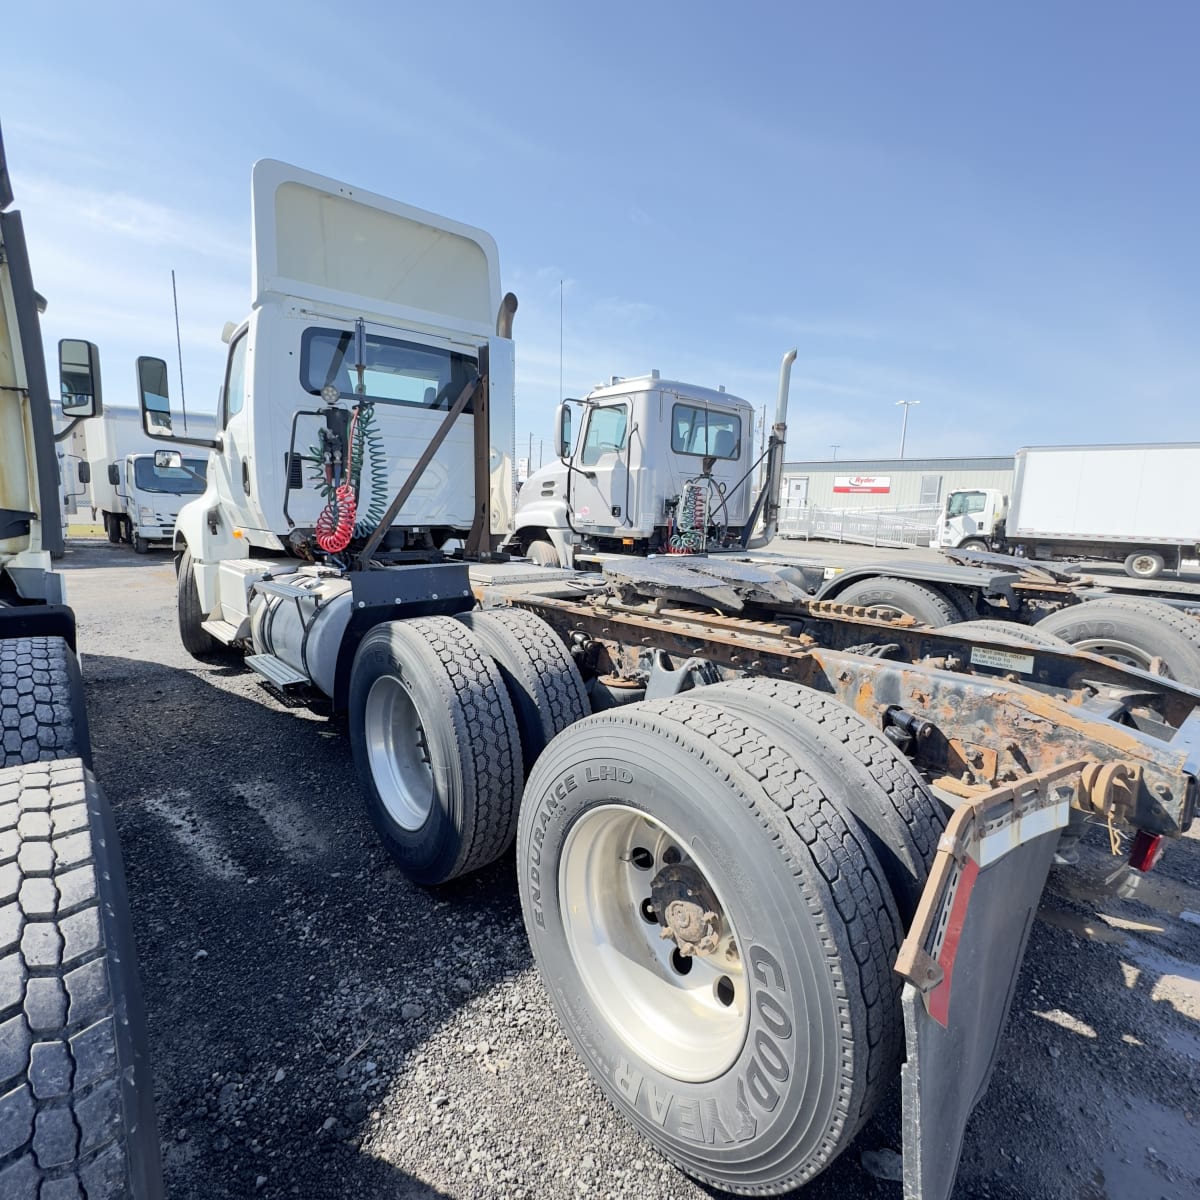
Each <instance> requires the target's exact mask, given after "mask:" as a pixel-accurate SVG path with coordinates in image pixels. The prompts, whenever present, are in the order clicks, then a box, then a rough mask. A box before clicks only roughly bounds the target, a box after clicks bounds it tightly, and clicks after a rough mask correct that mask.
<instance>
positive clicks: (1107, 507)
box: [933, 444, 1200, 579]
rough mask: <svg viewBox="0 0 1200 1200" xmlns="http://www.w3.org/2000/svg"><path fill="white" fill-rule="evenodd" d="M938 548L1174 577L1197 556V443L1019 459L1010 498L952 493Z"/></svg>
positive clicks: (1062, 449)
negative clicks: (1102, 564) (1119, 566)
mask: <svg viewBox="0 0 1200 1200" xmlns="http://www.w3.org/2000/svg"><path fill="white" fill-rule="evenodd" d="M933 545H934V547H935V548H937V549H943V550H945V549H966V550H991V551H996V552H998V553H1013V554H1019V555H1023V556H1024V557H1026V558H1031V559H1043V560H1044V559H1056V558H1058V559H1062V558H1086V559H1101V560H1105V561H1112V562H1122V563H1124V564H1125V570H1126V572H1127V573H1128V574H1129V575H1131V576H1133V577H1134V578H1135V579H1154V578H1156V577H1157V576H1158V575H1160V574H1161V573H1162V572H1163V570H1164V569H1169V570H1173V571H1177V570H1179V568H1180V566H1181V564H1182V562H1183V560H1185V559H1195V558H1197V557H1200V444H1174V445H1146V446H1029V447H1026V448H1025V449H1023V450H1018V451H1017V454H1016V473H1015V475H1014V478H1013V486H1012V492H1011V494H1010V495H1008V496H1006V495H1005V494H1004V493H1003V492H1000V491H997V490H995V489H993V488H963V489H959V490H957V491H952V492H949V493H948V494H947V496H946V499H945V503H944V505H943V508H942V512H941V514H940V516H939V517H938V523H937V531H936V534H935V536H934V541H933Z"/></svg>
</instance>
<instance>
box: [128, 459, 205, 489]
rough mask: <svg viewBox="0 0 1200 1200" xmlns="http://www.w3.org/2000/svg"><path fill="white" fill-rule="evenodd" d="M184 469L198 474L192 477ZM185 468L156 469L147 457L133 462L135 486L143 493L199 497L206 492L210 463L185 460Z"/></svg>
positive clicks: (200, 460) (152, 460) (201, 460)
mask: <svg viewBox="0 0 1200 1200" xmlns="http://www.w3.org/2000/svg"><path fill="white" fill-rule="evenodd" d="M183 467H189V468H191V470H193V471H195V472H196V475H199V476H200V478H199V479H197V478H196V475H190V474H188V472H187V471H185V470H184V469H183ZM183 467H156V466H155V465H154V459H153V458H152V457H151V456H149V455H147V456H146V457H144V458H135V459H134V460H133V485H134V487H136V488H137V489H138V490H139V491H142V492H170V493H171V494H172V495H175V496H198V495H200V493H201V492H202V491H204V476H205V472H206V471H207V470H208V461H207V459H203V458H185V459H184V460H183Z"/></svg>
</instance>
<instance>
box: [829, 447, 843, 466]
mask: <svg viewBox="0 0 1200 1200" xmlns="http://www.w3.org/2000/svg"><path fill="white" fill-rule="evenodd" d="M841 444H842V443H841V442H830V443H829V448H830V449H831V450H832V451H833V461H834V462H837V452H838V447H839V446H840V445H841Z"/></svg>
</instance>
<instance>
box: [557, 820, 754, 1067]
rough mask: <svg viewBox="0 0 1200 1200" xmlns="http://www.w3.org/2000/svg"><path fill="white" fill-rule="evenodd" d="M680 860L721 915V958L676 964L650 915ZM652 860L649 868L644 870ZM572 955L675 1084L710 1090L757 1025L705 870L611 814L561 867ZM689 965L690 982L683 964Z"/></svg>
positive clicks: (631, 1042)
mask: <svg viewBox="0 0 1200 1200" xmlns="http://www.w3.org/2000/svg"><path fill="white" fill-rule="evenodd" d="M672 851H678V852H679V854H680V856H681V858H680V861H681V862H682V863H683V864H686V865H688V866H691V867H693V868H695V869H696V870H698V871H699V872H700V873H701V874H702V875H703V876H704V877H705V880H706V881H707V882H708V884H709V886H710V887H711V888H713V891H714V893H715V894H716V896H717V900H718V902H719V904H720V909H721V918H722V920H721V939H720V942H719V944H718V946H717V949H716V951H715V953H713V954H712V955H707V956H701V955H692V956H691V957H690V958H686V959H684V958H683V957H682V956H679V955H678V950H677V947H676V944H675V942H674V941H673V940H671V939H667V938H663V937H661V936H660V930H661V926H660V924H659V923H658V921H657V920H654V922H653V924H651V920H650V919H648V918H647V916H646V915H645V914H644V911H643V904H644V903H645V902H646V901H647V900H648V899H649V898H650V884H651V880H652V879H653V878H654V876H655V874H656V873H657V872H658V871H659V870H660V869H661V868H662V867H663V866H664V865H666V862H665V860H664V854H667V855H668V859H669V858H670V853H671V852H672ZM645 852H649V855H650V858H651V862H652V865H649V866H642V865H639V864H641V863H644V862H645V861H646V853H645ZM558 882H559V908H560V912H561V916H562V922H563V928H564V931H565V933H566V939H567V945H568V947H569V949H570V951H571V956H572V958H573V959H574V961H575V966H576V968H577V969H578V971H579V975H580V978H581V979H582V981H583V985H584V987H585V988H586V989H587V992H588V995H589V996H590V998H591V1000H592V1002H593V1004H595V1006H596V1007H597V1008H598V1009H599V1010H600V1012H601V1013H602V1014H603V1016H604V1018H605V1019H606V1020H607V1022H608V1023H609V1025H610V1026H611V1027H612V1028H613V1029H614V1030H615V1031H616V1032H617V1034H618V1035H619V1036H620V1037H621V1039H622V1040H623V1041H624V1043H625V1044H626V1045H627V1046H628V1047H629V1048H630V1049H631V1050H632V1051H633V1052H634V1053H635V1054H637V1055H638V1056H640V1057H641V1058H642V1059H644V1060H645V1061H646V1062H648V1063H650V1064H651V1065H652V1066H654V1067H656V1068H657V1069H658V1070H660V1071H662V1072H663V1074H665V1075H668V1076H670V1077H671V1078H674V1079H679V1080H682V1081H685V1082H689V1083H703V1082H705V1081H706V1080H710V1079H715V1078H717V1077H718V1076H719V1075H721V1074H723V1073H724V1072H725V1071H727V1070H728V1069H729V1067H730V1066H732V1065H733V1063H734V1062H735V1061H736V1059H737V1057H738V1054H739V1053H740V1052H741V1049H742V1046H743V1044H744V1043H745V1040H746V1031H747V1028H748V1026H749V1020H750V1006H749V998H750V997H749V984H748V981H747V979H746V972H745V969H744V967H743V965H742V960H741V958H740V956H739V951H740V943H739V942H738V940H737V931H736V929H735V928H734V926H733V923H732V921H731V919H730V917H729V909H728V907H727V906H726V904H725V901H724V899H723V898H722V896H721V894H720V893H719V892H718V891H717V889H716V888H715V886H714V885H713V882H712V878H711V876H710V875H709V873H708V872H707V871H706V870H705V867H704V864H703V863H701V862H698V861H697V859H696V858H695V856H694V855H693V854H691V853H689V852H687V851H686V850H685V843H684V842H683V840H682V839H680V838H678V837H676V836H675V834H673V833H672V832H671V830H669V829H668V828H667V827H666V826H665V825H663V824H661V823H660V822H658V821H655V820H653V819H652V818H650V817H647V816H646V815H645V814H644V813H642V812H641V811H639V810H637V809H633V808H629V807H627V806H625V805H620V804H606V805H604V806H602V807H598V808H593V809H591V810H589V811H588V812H586V813H585V814H584V815H583V816H582V817H580V819H579V820H578V821H576V822H575V824H574V825H573V826H572V828H571V831H570V833H569V834H568V835H567V839H566V842H565V843H564V845H563V850H562V858H561V860H560V862H559V880H558ZM683 962H686V963H687V964H690V965H689V966H688V967H687V969H686V973H684V972H682V971H681V970H680V964H682V963H683Z"/></svg>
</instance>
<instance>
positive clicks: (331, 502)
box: [316, 410, 358, 554]
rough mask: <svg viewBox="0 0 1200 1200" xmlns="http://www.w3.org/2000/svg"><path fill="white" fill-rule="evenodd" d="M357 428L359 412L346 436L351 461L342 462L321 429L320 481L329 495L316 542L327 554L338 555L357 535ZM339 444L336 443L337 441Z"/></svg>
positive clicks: (355, 414)
mask: <svg viewBox="0 0 1200 1200" xmlns="http://www.w3.org/2000/svg"><path fill="white" fill-rule="evenodd" d="M357 427H358V412H357V410H356V411H355V413H354V416H352V417H351V418H350V436H349V437H348V438H347V439H346V440H347V442H348V443H349V446H350V449H349V453H348V455H347V458H348V461H346V462H342V461H341V455H340V453H338V451H337V450H335V449H332V448H331V446H330V442H331V441H333V439H330V438H329V437H328V436H327V435H326V434H325V431H324V430H322V431H321V433H322V437H321V441H322V442H323V443H324V446H323V453H322V455H321V480H322V482H323V484H324V487H323V488H322V491H324V493H325V496H326V501H325V507H324V508H323V509H322V510H321V515H320V516H319V517H318V518H317V526H316V538H317V545H318V546H320V547H321V549H322V550H324V551H325V553H326V554H338V553H340V552H341V551H343V550H345V548H346V547H347V546H348V545H350V539H351V538H352V537H353V536H354V519H355V516H356V514H357V512H358V500H357V498H356V496H355V491H356V488H355V477H356V471H355V468H354V459H355V455H354V450H355V448H356V441H357V438H356V434H357ZM334 444H335V445H336V442H335V443H334Z"/></svg>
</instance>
